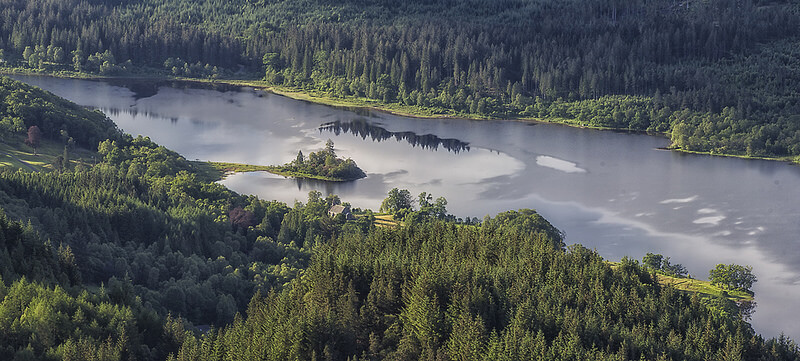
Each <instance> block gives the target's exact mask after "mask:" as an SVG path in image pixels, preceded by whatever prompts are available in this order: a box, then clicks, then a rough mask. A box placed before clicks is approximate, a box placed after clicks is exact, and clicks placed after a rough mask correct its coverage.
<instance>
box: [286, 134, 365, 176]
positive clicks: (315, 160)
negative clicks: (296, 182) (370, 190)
mask: <svg viewBox="0 0 800 361" xmlns="http://www.w3.org/2000/svg"><path fill="white" fill-rule="evenodd" d="M274 168H275V170H276V171H278V172H279V173H286V174H288V175H292V176H295V177H304V176H308V177H311V178H321V179H327V180H336V181H348V180H355V179H359V178H364V177H366V176H367V175H366V174H365V173H364V171H363V170H361V168H359V167H358V166H357V165H356V162H355V161H353V160H352V159H350V158H347V159H342V158H339V157H337V156H336V151H335V150H334V148H333V141H331V140H330V139H328V142H327V143H326V144H325V149H323V150H320V151H318V152H312V153H311V154H309V155H308V158H305V157H303V152H302V151H299V152H297V158H296V159H295V160H294V161H292V162H291V163H287V164H284V165H282V166H276V167H274Z"/></svg>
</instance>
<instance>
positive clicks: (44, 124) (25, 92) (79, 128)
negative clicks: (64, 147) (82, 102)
mask: <svg viewBox="0 0 800 361" xmlns="http://www.w3.org/2000/svg"><path fill="white" fill-rule="evenodd" d="M0 119H2V122H0V125H2V127H3V128H4V129H3V130H4V131H5V132H6V133H7V134H17V133H20V134H21V132H22V131H24V130H27V129H29V128H32V127H36V128H38V129H39V131H40V135H41V136H44V137H45V138H48V139H51V140H57V139H60V137H61V134H62V133H61V132H62V131H68V132H69V134H72V135H73V137H74V138H73V142H77V144H78V145H80V146H82V147H85V148H89V149H94V148H95V147H97V144H98V143H99V142H100V141H102V140H105V139H109V138H115V137H117V136H118V134H119V132H118V130H117V129H116V126H115V125H114V123H113V122H112V121H111V120H110V119H108V118H107V117H106V116H105V115H103V113H101V112H99V111H90V110H87V109H86V108H83V107H81V106H78V105H76V104H74V103H72V102H69V101H67V100H65V99H63V98H60V97H57V96H55V95H53V94H51V93H49V92H46V91H44V90H41V89H39V88H36V87H32V86H30V85H27V84H24V83H21V82H18V81H15V80H11V79H9V78H6V77H0ZM29 134H30V132H29Z"/></svg>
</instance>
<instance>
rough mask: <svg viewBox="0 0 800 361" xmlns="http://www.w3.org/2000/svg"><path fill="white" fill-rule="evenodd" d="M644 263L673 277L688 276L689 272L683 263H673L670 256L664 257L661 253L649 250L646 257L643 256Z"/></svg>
mask: <svg viewBox="0 0 800 361" xmlns="http://www.w3.org/2000/svg"><path fill="white" fill-rule="evenodd" d="M642 265H644V266H645V267H648V268H650V269H652V270H654V271H657V272H662V273H664V274H666V275H669V276H672V277H686V275H687V274H688V272H687V270H686V267H684V266H683V265H682V264H680V263H676V264H672V263H670V262H669V257H664V256H663V255H661V254H653V253H650V252H648V253H647V254H646V255H645V256H644V258H642Z"/></svg>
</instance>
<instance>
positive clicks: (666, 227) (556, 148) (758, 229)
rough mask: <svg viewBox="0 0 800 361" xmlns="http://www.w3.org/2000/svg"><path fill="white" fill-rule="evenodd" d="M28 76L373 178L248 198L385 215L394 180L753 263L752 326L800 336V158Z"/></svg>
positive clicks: (707, 259)
mask: <svg viewBox="0 0 800 361" xmlns="http://www.w3.org/2000/svg"><path fill="white" fill-rule="evenodd" d="M17 78H19V79H21V80H23V81H26V82H29V83H33V84H35V85H39V86H41V87H43V88H45V89H48V90H50V91H53V92H55V93H56V94H58V95H61V96H64V97H66V98H68V99H70V100H73V101H76V102H78V103H79V104H83V105H88V106H94V107H98V108H101V109H104V111H106V113H107V114H109V115H110V116H111V117H112V119H113V120H114V121H115V122H116V123H117V124H118V126H119V127H120V128H122V129H124V130H125V131H127V132H129V133H132V134H134V135H136V134H143V135H147V136H150V137H151V138H152V139H153V140H154V141H156V142H158V143H160V144H163V145H165V146H167V147H169V148H171V149H174V150H176V151H178V152H179V153H181V154H183V155H184V156H186V157H187V158H189V159H196V158H199V159H203V160H218V161H230V162H240V163H251V164H282V163H285V162H288V161H290V160H292V159H293V158H294V157H295V155H296V154H297V151H298V150H302V151H303V153H305V154H308V153H309V152H311V151H316V150H319V149H321V148H322V147H324V144H325V140H326V139H327V138H331V139H333V140H334V142H335V144H336V150H337V153H338V154H340V155H342V156H344V157H351V158H353V159H354V160H355V161H356V162H357V163H358V164H359V166H360V167H361V168H362V169H364V170H365V171H366V172H367V178H364V179H360V180H357V181H354V182H349V183H345V184H342V183H336V184H331V183H325V182H314V181H298V180H295V179H286V178H284V177H280V176H275V175H272V174H268V173H247V174H238V175H234V176H230V177H229V178H227V179H226V180H225V181H224V182H223V184H225V185H226V186H228V187H230V188H231V189H233V190H236V191H238V192H241V193H246V194H255V195H258V196H259V197H261V198H265V199H276V200H279V201H283V202H286V203H289V204H291V203H293V202H294V200H300V201H305V199H306V197H307V194H308V191H310V190H318V191H320V192H323V193H325V194H326V195H327V194H331V193H335V194H338V195H339V196H340V197H341V199H342V200H344V201H347V202H350V203H351V204H353V206H354V207H359V208H372V209H377V208H378V207H379V206H380V202H381V200H382V199H383V198H384V197H385V196H386V193H387V192H388V190H389V189H391V188H394V187H398V188H406V189H409V190H410V191H411V192H412V194H417V193H419V192H422V191H425V192H430V193H432V194H434V195H435V196H437V197H438V196H444V197H446V198H447V200H448V201H449V204H448V210H449V211H450V212H451V213H453V214H455V215H456V216H458V217H467V216H469V217H478V218H482V217H483V216H484V215H486V214H490V215H491V214H496V213H498V212H502V211H506V210H509V209H518V208H535V209H537V210H538V211H539V212H540V213H541V214H543V215H544V216H545V217H546V218H547V219H549V220H550V221H551V222H552V223H553V224H554V225H556V226H557V227H558V228H559V229H561V230H563V231H564V232H565V233H566V235H567V239H566V240H567V242H568V243H583V244H584V245H586V246H587V247H589V248H595V249H597V251H598V252H599V253H600V254H601V255H602V256H603V257H605V258H607V259H611V260H619V259H620V258H621V257H622V256H631V257H633V258H636V259H641V257H642V256H644V254H645V253H646V252H654V253H662V254H664V255H667V256H670V257H672V259H673V261H674V262H678V263H682V264H684V265H685V266H686V267H687V268H688V269H689V272H690V273H691V274H692V275H694V276H696V277H697V278H707V275H708V270H709V269H711V268H713V267H714V265H715V264H717V263H737V264H750V265H752V266H753V268H754V270H755V273H756V274H757V275H758V278H759V282H758V283H756V285H755V287H754V291H755V292H756V297H757V302H758V304H759V309H758V311H756V313H755V314H754V315H753V321H752V324H753V325H754V327H755V328H756V330H758V331H759V332H762V333H764V334H765V335H767V336H776V335H778V334H779V333H780V332H782V331H783V332H786V333H787V334H789V335H791V336H793V337H795V338H796V339H800V315H795V314H793V313H791V312H787V310H790V309H792V307H794V306H796V302H797V299H800V248H799V247H797V244H798V243H800V239H798V235H800V203H799V202H797V200H798V199H800V167H795V166H789V165H786V164H782V163H778V162H764V161H751V160H742V159H729V158H720V157H708V156H700V155H687V154H681V153H674V152H667V151H659V150H656V149H657V148H659V147H664V146H665V145H667V143H668V140H667V139H665V138H659V137H650V136H644V135H640V134H626V133H613V132H600V131H590V130H579V129H573V128H567V127H563V126H554V125H546V124H542V125H537V126H535V127H532V126H529V124H525V123H518V122H508V121H468V120H458V119H441V120H430V119H415V118H404V117H399V116H393V115H388V114H380V115H379V116H378V115H376V114H373V113H372V112H369V111H366V110H364V111H361V115H359V114H355V113H353V112H350V111H348V110H347V109H342V108H331V107H325V106H319V105H314V104H310V103H307V102H299V101H295V100H291V99H288V98H284V97H280V96H273V95H266V96H264V95H263V94H262V93H259V92H256V91H253V90H252V89H239V88H229V89H221V90H220V91H217V90H208V89H196V88H194V87H190V86H186V85H185V84H184V85H181V87H177V88H175V87H170V86H167V85H163V84H162V85H157V86H155V88H146V89H144V90H142V89H140V88H136V87H125V88H123V87H118V86H114V85H111V84H109V83H104V82H89V81H80V80H66V79H52V78H37V77H17ZM153 89H156V90H155V93H153ZM148 91H149V92H148ZM320 124H323V127H320ZM389 139H395V140H397V141H394V142H392V141H388V140H389Z"/></svg>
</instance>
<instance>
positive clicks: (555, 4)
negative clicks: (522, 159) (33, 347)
mask: <svg viewBox="0 0 800 361" xmlns="http://www.w3.org/2000/svg"><path fill="white" fill-rule="evenodd" d="M0 14H2V15H3V17H4V18H6V19H16V20H15V21H8V22H4V23H3V25H2V26H0V39H2V40H0V49H3V50H4V53H3V54H2V56H3V58H4V60H5V61H6V63H5V64H6V65H7V66H16V67H21V68H25V69H28V70H26V71H29V70H34V71H46V72H60V71H64V70H69V71H77V72H81V73H86V72H88V73H94V74H104V75H126V74H127V75H136V74H147V75H148V76H152V74H154V73H160V74H162V76H181V77H190V78H212V79H218V78H236V79H251V80H258V79H264V80H265V81H266V84H271V85H274V86H277V87H280V88H281V89H284V90H287V89H288V90H294V91H301V92H304V93H313V94H315V95H317V96H320V97H322V98H336V99H343V100H346V102H349V103H352V104H358V105H369V106H379V107H388V108H390V109H397V108H400V109H402V111H403V112H408V113H413V114H420V115H429V116H430V115H433V116H437V115H438V116H441V115H448V116H461V117H478V118H485V117H497V118H531V119H543V120H548V121H558V122H565V123H569V124H574V125H580V126H590V127H599V128H615V129H631V130H637V131H647V132H655V133H661V134H666V135H668V136H669V137H670V138H671V139H672V141H673V144H672V146H673V148H675V149H681V150H685V151H698V152H710V153H714V154H733V155H740V156H751V157H771V158H780V159H794V160H797V159H798V158H797V157H798V156H800V135H798V134H800V132H799V131H800V119H798V114H800V102H799V101H800V97H799V96H798V92H797V89H796V87H795V86H794V84H796V83H797V82H798V80H800V53H798V50H797V49H800V47H799V46H798V44H800V43H799V42H800V37H799V36H800V28H798V27H797V26H796V24H798V23H800V5H798V3H797V2H796V1H762V0H744V1H726V0H713V1H704V2H692V1H680V2H676V1H672V0H656V1H644V0H637V1H629V2H619V1H613V0H591V1H588V2H585V1H584V2H574V1H558V0H503V1H488V0H467V1H455V0H416V1H403V2H393V1H370V2H366V1H360V0H302V1H289V0H277V1H252V0H234V1H216V0H203V1H182V0H168V1H154V0H136V1H134V0H131V1H79V0H69V1H54V0H33V1H22V0H17V1H8V2H4V3H3V4H2V5H0Z"/></svg>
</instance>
